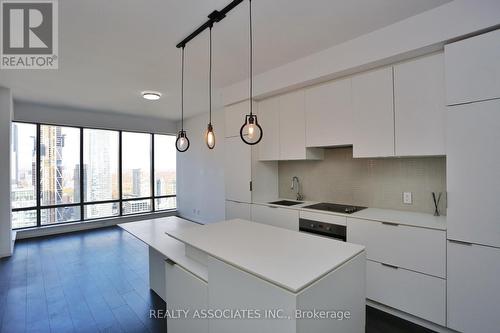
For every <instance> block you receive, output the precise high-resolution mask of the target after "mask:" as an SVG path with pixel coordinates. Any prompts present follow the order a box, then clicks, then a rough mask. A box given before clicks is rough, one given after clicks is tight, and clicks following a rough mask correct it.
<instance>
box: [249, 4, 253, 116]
mask: <svg viewBox="0 0 500 333" xmlns="http://www.w3.org/2000/svg"><path fill="white" fill-rule="evenodd" d="M248 6H249V11H248V12H249V16H250V17H249V18H250V19H249V21H250V116H252V115H253V103H252V102H253V34H252V0H248Z"/></svg>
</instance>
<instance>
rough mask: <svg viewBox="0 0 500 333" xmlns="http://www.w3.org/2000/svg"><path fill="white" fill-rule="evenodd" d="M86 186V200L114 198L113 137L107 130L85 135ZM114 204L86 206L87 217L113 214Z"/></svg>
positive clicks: (114, 212)
mask: <svg viewBox="0 0 500 333" xmlns="http://www.w3.org/2000/svg"><path fill="white" fill-rule="evenodd" d="M85 140H86V141H85V145H84V149H85V151H84V156H85V165H84V173H83V174H84V184H85V185H84V187H85V194H84V196H85V202H94V201H103V200H111V199H113V175H112V170H111V163H110V160H111V155H110V147H111V137H110V135H109V133H107V132H106V131H98V130H96V131H92V134H91V135H86V136H85ZM115 214H116V208H114V207H113V205H91V206H87V208H86V218H96V217H102V216H112V215H115Z"/></svg>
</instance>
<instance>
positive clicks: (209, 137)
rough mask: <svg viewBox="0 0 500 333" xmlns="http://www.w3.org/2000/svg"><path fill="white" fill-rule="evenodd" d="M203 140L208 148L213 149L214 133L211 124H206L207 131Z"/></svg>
mask: <svg viewBox="0 0 500 333" xmlns="http://www.w3.org/2000/svg"><path fill="white" fill-rule="evenodd" d="M205 142H206V143H207V147H208V148H209V149H214V147H215V133H214V128H213V127H212V124H208V127H207V132H206V133H205Z"/></svg>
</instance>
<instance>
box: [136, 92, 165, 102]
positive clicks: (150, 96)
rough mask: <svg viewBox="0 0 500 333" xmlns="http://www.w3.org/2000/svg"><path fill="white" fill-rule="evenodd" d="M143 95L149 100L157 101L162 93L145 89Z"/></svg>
mask: <svg viewBox="0 0 500 333" xmlns="http://www.w3.org/2000/svg"><path fill="white" fill-rule="evenodd" d="M141 95H142V98H144V99H147V100H148V101H157V100H159V99H160V98H161V93H160V92H157V91H143V92H142V93H141Z"/></svg>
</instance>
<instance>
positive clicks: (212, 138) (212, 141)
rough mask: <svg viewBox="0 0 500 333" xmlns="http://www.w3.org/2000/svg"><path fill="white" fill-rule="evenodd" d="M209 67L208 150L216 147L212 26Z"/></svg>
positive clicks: (206, 135) (206, 137) (206, 140)
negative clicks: (213, 120)
mask: <svg viewBox="0 0 500 333" xmlns="http://www.w3.org/2000/svg"><path fill="white" fill-rule="evenodd" d="M208 49H209V51H208V53H209V56H208V58H209V65H208V117H209V118H208V126H207V131H206V133H205V142H206V144H207V147H208V149H214V147H215V133H214V128H213V126H212V26H210V29H209V46H208Z"/></svg>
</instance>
